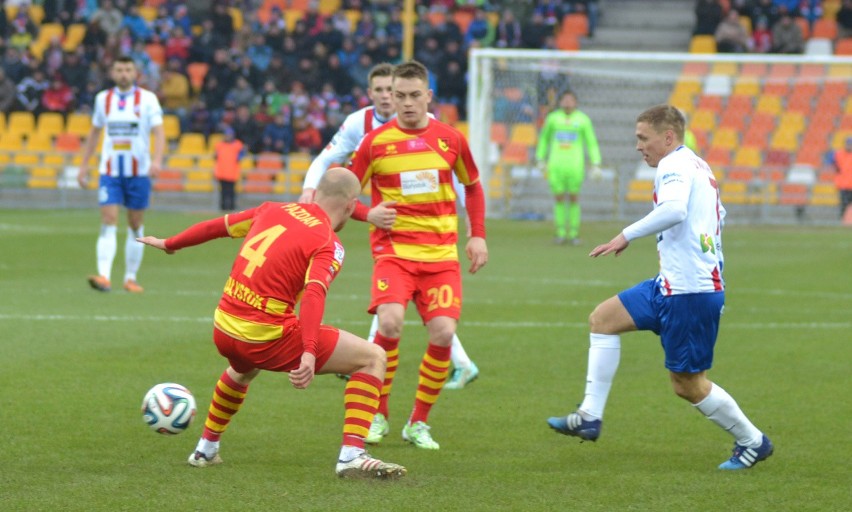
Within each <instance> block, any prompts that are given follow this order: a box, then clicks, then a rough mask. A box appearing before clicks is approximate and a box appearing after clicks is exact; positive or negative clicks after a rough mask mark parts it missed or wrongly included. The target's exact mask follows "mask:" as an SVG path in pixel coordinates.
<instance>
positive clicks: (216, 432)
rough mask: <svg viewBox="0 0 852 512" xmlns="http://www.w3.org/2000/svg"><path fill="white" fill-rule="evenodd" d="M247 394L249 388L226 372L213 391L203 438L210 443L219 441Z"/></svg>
mask: <svg viewBox="0 0 852 512" xmlns="http://www.w3.org/2000/svg"><path fill="white" fill-rule="evenodd" d="M247 392H248V386H243V385H241V384H238V383H237V382H236V381H234V379H232V378H231V377H230V375H228V371H227V370H225V371H224V372H223V373H222V376H221V377H219V382H217V383H216V389H215V390H214V391H213V400H211V401H210V408H209V409H208V410H207V421H205V422H204V433H203V434H201V437H202V438H204V439H207V440H208V441H218V440H219V436H221V435H222V433H223V432H225V429H227V428H228V424H229V423H230V422H231V418H232V417H233V416H234V414H237V412H239V410H240V407H242V406H243V401H244V400H245V398H246V393H247Z"/></svg>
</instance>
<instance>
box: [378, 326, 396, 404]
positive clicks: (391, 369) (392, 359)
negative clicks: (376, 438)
mask: <svg viewBox="0 0 852 512" xmlns="http://www.w3.org/2000/svg"><path fill="white" fill-rule="evenodd" d="M374 343H375V344H376V345H378V346H380V347H382V348H383V349H385V353H386V354H387V358H388V364H387V369H386V370H385V381H384V383H383V384H382V392H381V398H380V399H379V412H380V413H382V414H384V415H385V418H389V417H390V414H388V398H389V397H390V392H391V387H392V386H393V377H394V375H396V368H397V366H399V338H388V337H385V336H383V335H382V333H376V339H375V341H374Z"/></svg>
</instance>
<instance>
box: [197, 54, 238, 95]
mask: <svg viewBox="0 0 852 512" xmlns="http://www.w3.org/2000/svg"><path fill="white" fill-rule="evenodd" d="M213 78H215V79H216V82H217V83H218V85H219V87H221V88H222V89H224V91H226V92H227V91H229V90H230V89H231V87H233V86H234V84H235V83H236V81H237V78H236V76H235V75H234V73H233V72H232V71H231V58H230V56H229V55H228V50H227V49H225V48H217V49H216V51H214V52H213V63H212V64H211V65H210V70H209V71H207V75H206V76H205V77H204V81H205V82H207V81H208V80H211V79H213ZM205 89H206V87H205ZM207 104H208V105H210V102H209V101H208V102H207ZM211 108H212V107H211Z"/></svg>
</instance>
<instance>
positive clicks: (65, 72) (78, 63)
mask: <svg viewBox="0 0 852 512" xmlns="http://www.w3.org/2000/svg"><path fill="white" fill-rule="evenodd" d="M59 74H60V75H61V76H62V80H64V81H65V83H66V84H68V86H69V87H71V90H72V91H73V92H74V94H75V95H77V94H80V92H81V91H82V90H83V89H85V88H86V83H87V82H88V81H89V80H88V79H89V71H88V70H87V69H86V66H85V65H84V64H83V61H82V59H81V58H80V53H79V51H72V52H67V53H65V58H64V59H63V62H62V65H61V66H60V67H59Z"/></svg>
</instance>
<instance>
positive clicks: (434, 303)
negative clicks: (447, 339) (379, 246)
mask: <svg viewBox="0 0 852 512" xmlns="http://www.w3.org/2000/svg"><path fill="white" fill-rule="evenodd" d="M371 295H372V301H371V302H370V309H369V310H368V312H369V313H371V314H375V313H376V308H377V307H379V306H380V305H381V304H388V303H398V304H402V305H403V307H407V306H408V301H410V300H413V301H414V303H415V304H416V305H417V312H418V313H420V318H422V319H423V323H426V322H428V321H429V320H431V319H433V318H435V317H436V316H448V317H450V318H454V319H456V320H458V319H459V316H460V315H461V304H462V287H461V271H460V269H459V262H457V261H441V262H437V263H424V262H419V261H409V260H402V259H399V258H379V259H378V260H377V261H376V265H375V267H373V286H372V294H371Z"/></svg>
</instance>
